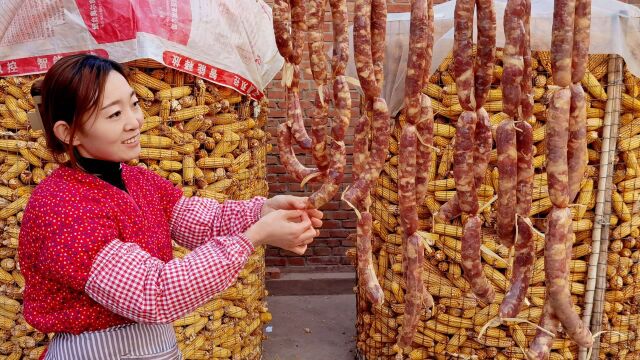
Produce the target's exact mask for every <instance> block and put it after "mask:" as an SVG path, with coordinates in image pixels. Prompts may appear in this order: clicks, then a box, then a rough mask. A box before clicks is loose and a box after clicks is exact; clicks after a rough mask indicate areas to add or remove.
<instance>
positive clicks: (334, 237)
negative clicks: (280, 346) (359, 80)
mask: <svg viewBox="0 0 640 360" xmlns="http://www.w3.org/2000/svg"><path fill="white" fill-rule="evenodd" d="M444 1H446V0H440V1H436V2H438V3H440V2H444ZM267 2H268V3H271V1H270V0H267ZM387 4H388V5H387V8H388V11H389V12H408V11H409V10H410V5H409V4H410V1H409V0H395V1H394V0H388V1H387ZM348 5H349V14H350V16H351V19H350V21H352V20H353V5H354V1H353V0H348ZM325 19H326V20H330V19H331V15H330V12H329V9H328V7H327V15H326V17H325ZM324 30H325V41H326V44H327V46H328V45H329V44H330V42H331V41H332V39H333V36H332V31H331V23H330V22H327V23H325V25H324ZM302 70H303V71H302V78H303V79H302V81H301V84H300V89H301V105H302V109H303V111H304V113H305V119H310V116H311V112H312V110H313V109H312V105H313V96H314V94H315V90H316V87H315V84H314V83H313V78H312V77H311V71H310V69H309V57H308V53H307V48H306V46H305V54H304V57H303V62H302ZM267 96H268V97H269V100H270V103H269V108H270V117H269V123H268V124H267V129H268V130H269V131H270V132H271V133H272V135H274V140H273V145H274V147H273V151H272V152H271V154H270V155H269V156H268V157H267V169H268V175H267V180H268V181H269V187H270V192H271V195H272V196H273V195H277V194H293V195H299V196H306V195H309V194H311V192H312V191H313V190H314V189H316V188H317V187H315V186H310V185H307V186H306V188H305V189H301V188H300V186H299V184H298V183H297V182H296V181H294V180H293V178H292V177H291V176H289V175H288V174H286V172H285V170H284V168H283V166H282V165H281V164H280V162H279V159H278V150H277V146H276V144H275V129H276V126H277V124H278V123H279V122H280V121H282V120H283V118H284V117H285V111H286V104H285V101H284V90H283V88H282V86H281V85H280V77H277V78H276V79H275V80H274V81H273V82H272V83H271V85H270V86H269V87H268V88H267ZM352 101H353V103H352V105H353V112H352V114H353V116H354V118H355V117H356V116H358V114H359V108H360V102H359V98H358V96H357V94H356V92H355V91H353V92H352ZM352 122H353V121H352ZM352 139H353V129H350V131H349V132H348V133H347V136H346V143H347V144H351V143H352ZM296 152H297V154H298V158H299V159H300V160H301V161H302V163H304V164H308V165H311V164H312V160H311V157H310V156H309V155H305V153H303V152H301V151H300V149H298V148H296ZM347 153H348V162H349V163H351V159H350V155H351V147H350V146H347ZM344 182H345V183H351V167H350V166H348V167H347V169H346V171H345V178H344ZM342 189H344V185H343V187H342ZM342 189H341V190H342ZM323 210H324V214H325V219H324V226H323V228H322V230H321V231H320V236H319V237H318V238H317V240H316V241H315V242H314V244H313V245H311V246H310V247H309V249H308V250H307V253H306V254H305V256H296V255H295V254H293V253H290V252H287V251H284V250H280V249H276V248H269V249H267V254H266V263H267V266H282V267H287V269H288V270H294V271H312V270H319V269H322V270H350V269H352V267H351V266H350V265H349V262H348V259H347V258H346V256H345V255H344V254H345V251H346V250H347V249H348V248H349V247H352V246H354V244H353V242H350V241H348V240H346V237H347V236H348V235H349V234H351V233H354V232H355V226H356V219H355V215H354V213H353V211H352V210H350V209H349V208H348V207H347V206H346V205H345V204H344V203H341V202H340V201H339V200H334V201H332V202H331V203H329V204H327V205H326V206H325V207H324V208H323Z"/></svg>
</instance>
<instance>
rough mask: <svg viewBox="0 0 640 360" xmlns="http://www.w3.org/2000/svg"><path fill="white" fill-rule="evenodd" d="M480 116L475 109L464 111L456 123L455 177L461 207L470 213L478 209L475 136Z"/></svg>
mask: <svg viewBox="0 0 640 360" xmlns="http://www.w3.org/2000/svg"><path fill="white" fill-rule="evenodd" d="M477 120H478V118H477V116H476V113H475V111H473V112H472V111H463V112H462V114H460V117H459V118H458V123H457V124H456V135H455V150H454V154H453V177H454V178H455V180H456V194H457V195H458V203H459V206H460V209H461V210H462V211H464V212H466V213H469V214H475V213H476V212H477V211H478V195H477V194H476V187H475V179H474V172H473V168H474V163H473V153H474V151H473V143H474V141H473V138H474V135H475V131H476V122H477Z"/></svg>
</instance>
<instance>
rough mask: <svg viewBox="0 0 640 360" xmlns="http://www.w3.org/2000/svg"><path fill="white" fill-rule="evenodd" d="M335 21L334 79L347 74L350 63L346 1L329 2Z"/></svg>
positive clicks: (332, 68) (332, 63)
mask: <svg viewBox="0 0 640 360" xmlns="http://www.w3.org/2000/svg"><path fill="white" fill-rule="evenodd" d="M329 6H330V7H331V18H332V21H333V39H334V40H333V57H332V58H331V70H332V72H333V76H334V77H338V76H341V75H344V74H345V71H346V69H347V62H348V61H349V14H348V13H347V1H346V0H329Z"/></svg>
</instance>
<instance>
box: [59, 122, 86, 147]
mask: <svg viewBox="0 0 640 360" xmlns="http://www.w3.org/2000/svg"><path fill="white" fill-rule="evenodd" d="M53 133H54V134H55V135H56V137H57V138H58V140H60V141H62V142H64V143H65V144H67V145H69V138H70V137H71V127H69V124H67V123H66V122H65V121H62V120H58V121H56V123H55V124H53ZM79 144H80V140H78V137H77V136H74V139H73V144H72V145H74V146H76V145H79Z"/></svg>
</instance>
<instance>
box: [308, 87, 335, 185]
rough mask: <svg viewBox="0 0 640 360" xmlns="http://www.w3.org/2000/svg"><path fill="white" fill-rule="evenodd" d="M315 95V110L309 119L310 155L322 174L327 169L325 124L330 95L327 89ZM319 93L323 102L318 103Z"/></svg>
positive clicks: (324, 88) (327, 116) (323, 88)
mask: <svg viewBox="0 0 640 360" xmlns="http://www.w3.org/2000/svg"><path fill="white" fill-rule="evenodd" d="M320 89H321V90H319V91H318V92H317V93H316V98H315V109H314V111H313V116H312V118H311V149H312V150H311V155H312V156H313V161H314V163H315V164H316V166H317V167H318V169H319V170H320V171H321V172H322V173H323V174H324V173H326V172H327V169H328V168H329V161H330V160H329V156H328V154H327V123H328V122H329V103H328V100H329V99H330V96H331V95H330V93H329V88H328V87H321V88H320ZM320 91H322V96H323V97H324V99H325V101H320V96H321V95H320Z"/></svg>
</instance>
